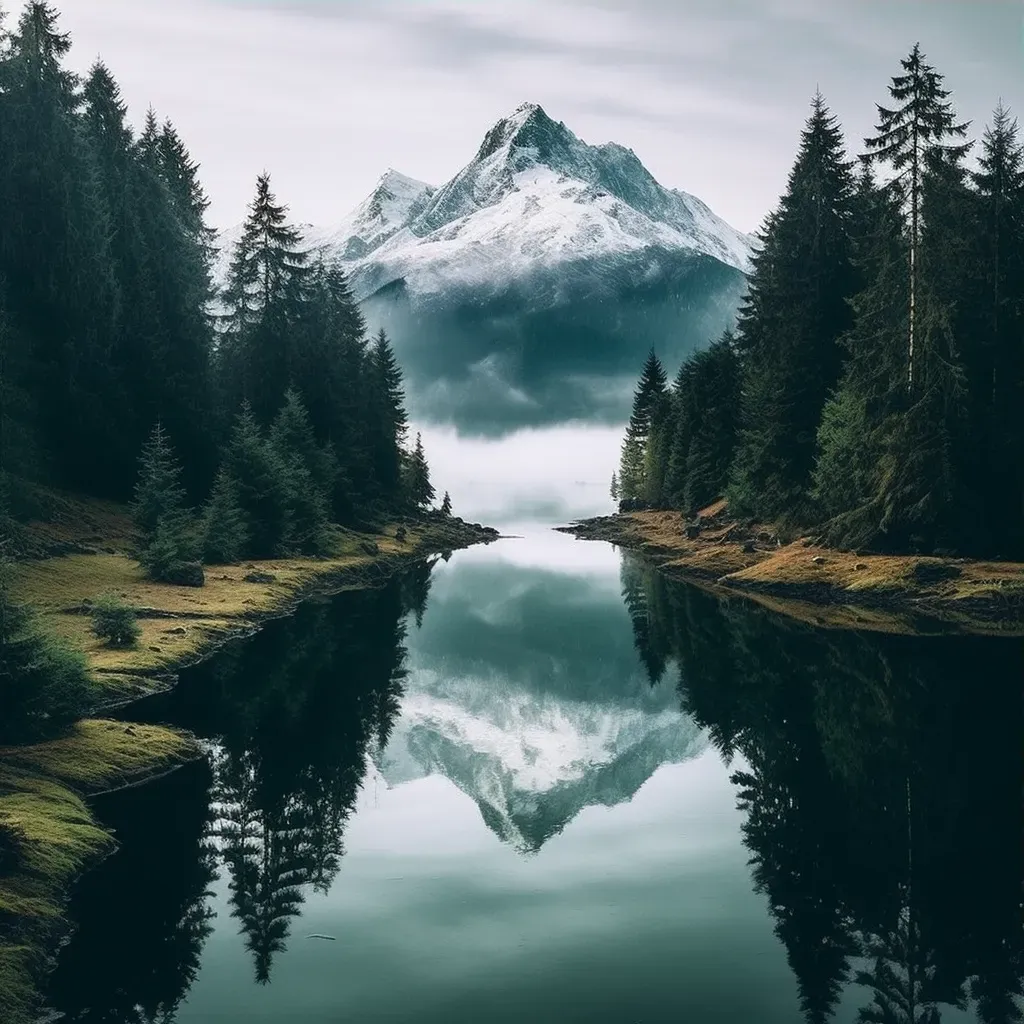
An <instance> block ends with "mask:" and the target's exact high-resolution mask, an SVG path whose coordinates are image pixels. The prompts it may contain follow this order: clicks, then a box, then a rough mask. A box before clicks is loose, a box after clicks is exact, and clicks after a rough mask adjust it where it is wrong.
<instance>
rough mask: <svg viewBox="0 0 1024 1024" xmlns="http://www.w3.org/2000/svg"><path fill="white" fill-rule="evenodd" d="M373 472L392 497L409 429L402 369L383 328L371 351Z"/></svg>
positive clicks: (382, 489) (379, 485)
mask: <svg viewBox="0 0 1024 1024" xmlns="http://www.w3.org/2000/svg"><path fill="white" fill-rule="evenodd" d="M368 369H369V385H370V408H369V415H370V431H369V435H368V440H369V454H370V460H371V471H372V473H373V479H374V481H375V483H376V485H377V488H378V490H379V494H380V496H381V497H382V498H383V499H384V500H393V498H394V497H395V496H396V495H397V493H398V489H399V486H400V480H401V452H402V446H403V444H404V441H405V436H406V433H407V431H408V425H407V417H406V412H405V396H404V394H403V391H402V372H401V370H400V369H399V367H398V363H397V362H396V360H395V356H394V351H393V350H392V348H391V342H390V340H389V339H388V336H387V334H386V333H385V332H384V330H383V328H382V329H381V330H380V331H379V332H378V333H377V335H376V337H375V338H374V339H373V343H372V345H371V346H370V351H369V366H368Z"/></svg>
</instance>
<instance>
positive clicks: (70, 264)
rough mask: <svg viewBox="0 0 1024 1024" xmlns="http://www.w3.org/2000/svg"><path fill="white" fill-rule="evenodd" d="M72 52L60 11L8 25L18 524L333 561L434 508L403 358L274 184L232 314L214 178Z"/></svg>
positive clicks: (3, 84)
mask: <svg viewBox="0 0 1024 1024" xmlns="http://www.w3.org/2000/svg"><path fill="white" fill-rule="evenodd" d="M70 45H71V42H70V39H69V38H68V36H67V34H65V33H63V32H62V31H61V27H60V23H59V18H58V14H57V12H56V11H55V10H54V8H53V7H52V6H51V5H50V4H48V3H40V2H34V3H29V4H28V5H27V6H26V7H25V9H24V11H23V13H22V14H21V15H20V17H19V18H18V19H17V22H16V23H14V22H13V20H11V21H5V22H4V23H3V25H2V26H0V202H2V203H3V209H4V211H5V213H4V215H3V217H2V218H0V416H2V436H0V443H2V447H0V486H2V491H3V499H4V500H3V502H0V507H3V506H4V505H6V506H7V508H8V511H9V513H11V514H13V515H14V517H15V518H18V517H22V518H24V517H28V516H31V515H33V514H35V513H37V512H38V509H37V507H36V505H35V502H36V495H37V494H38V485H45V486H47V487H50V488H56V489H62V490H71V491H74V492H77V493H82V494H87V495H93V496H98V497H107V498H114V499H118V500H128V499H131V498H133V497H134V498H135V499H136V506H137V507H136V512H137V516H136V518H137V521H138V525H139V527H140V530H141V531H142V533H143V539H144V541H145V543H146V546H147V547H149V548H152V546H153V544H154V543H156V542H158V544H159V545H162V547H161V548H159V550H158V551H157V552H156V553H155V554H156V555H159V557H160V558H163V559H164V561H165V562H166V561H168V559H169V560H170V561H174V562H182V561H185V562H188V561H192V560H194V559H195V558H198V557H199V556H200V555H201V554H202V551H201V550H200V549H201V548H202V547H203V546H204V545H206V547H207V549H208V550H207V552H206V553H207V554H208V555H209V557H212V558H217V557H220V558H228V557H230V556H243V555H245V556H250V557H258V556H260V555H269V554H278V553H283V552H292V551H295V552H305V553H317V552H318V551H319V550H320V549H321V547H322V546H323V536H324V533H323V528H324V526H325V524H326V523H327V522H328V521H330V520H333V521H336V522H341V523H345V524H358V523H360V522H374V521H380V520H381V519H382V518H383V517H385V516H387V515H393V514H394V513H396V512H415V511H416V510H418V509H423V508H426V507H428V506H429V504H430V502H431V500H432V497H433V494H432V489H431V488H430V483H429V477H428V473H427V468H426V463H425V460H424V458H423V454H422V446H418V447H417V448H416V449H413V446H412V445H411V444H409V443H408V439H407V437H406V434H407V426H406V416H405V411H404V404H403V402H404V400H403V390H402V373H401V370H400V369H399V367H398V365H397V363H396V361H395V358H394V355H393V352H392V350H391V345H390V342H389V340H388V338H387V336H386V335H384V334H383V333H381V334H380V335H378V336H377V337H376V338H373V339H370V338H368V337H367V334H366V327H365V324H364V322H363V319H362V317H361V315H360V312H359V310H358V307H357V306H356V304H355V302H354V300H353V298H352V296H351V294H350V292H349V289H348V286H347V282H346V279H345V276H344V274H343V273H342V272H341V271H340V270H339V269H338V268H337V267H335V266H332V265H330V264H329V263H325V262H323V261H322V260H319V259H316V258H314V257H312V256H311V255H310V254H309V253H307V252H305V251H303V249H302V247H301V246H300V244H299V235H298V233H297V232H296V231H295V230H294V229H293V228H292V227H291V226H290V225H289V223H288V220H287V211H286V207H284V206H283V205H282V204H280V203H279V202H278V201H277V199H276V198H275V196H274V194H273V192H272V189H271V185H270V179H269V177H268V175H267V174H266V173H263V174H261V175H260V176H259V178H258V181H257V184H256V190H255V197H254V199H253V201H252V203H251V205H250V208H249V215H248V219H247V221H246V224H245V229H244V232H243V233H242V236H241V238H240V240H239V241H238V243H237V244H236V245H235V247H234V251H233V253H232V258H231V266H230V273H229V279H228V282H227V286H226V288H225V289H224V291H223V294H221V295H220V296H216V295H215V294H214V289H213V286H212V283H211V266H212V262H213V256H214V251H213V246H212V239H213V234H212V232H211V230H210V228H209V227H208V226H207V224H206V223H205V221H204V214H205V211H206V209H207V205H208V201H207V197H206V195H205V193H204V191H203V187H202V184H201V182H200V176H199V167H198V164H197V163H196V161H195V160H194V159H193V157H192V155H191V154H190V153H189V151H188V148H187V146H186V144H185V142H184V140H183V139H182V138H181V136H180V135H179V133H178V132H177V130H176V129H175V127H174V125H173V124H172V122H171V121H169V120H165V119H162V118H161V117H160V116H158V115H157V113H156V112H154V111H153V110H150V111H149V112H148V114H147V115H146V117H145V120H144V123H143V124H142V125H141V128H140V129H138V130H137V129H134V128H133V127H132V125H131V124H130V123H129V120H128V112H127V108H126V105H125V103H124V101H123V100H122V98H121V95H120V91H119V89H118V85H117V82H116V80H115V78H114V75H113V74H112V72H111V71H110V69H108V68H107V67H106V66H105V65H104V64H103V63H102V62H101V61H97V62H96V63H95V64H94V65H93V67H92V69H91V71H90V72H89V74H88V75H87V76H86V77H85V78H84V79H80V78H79V77H77V76H76V75H74V74H72V73H71V72H70V71H69V70H68V69H67V67H66V66H65V59H66V57H67V54H68V51H69V48H70ZM254 170H255V169H254ZM214 309H215V310H216V313H214V312H213V311H214ZM140 457H142V458H143V463H142V467H141V468H142V473H141V476H140V461H139V460H140ZM140 490H141V493H140ZM140 502H141V503H142V506H144V507H140V504H139V503H140ZM203 505H205V510H204V511H203V513H202V515H199V514H192V510H197V513H198V510H199V509H200V507H201V506H203ZM186 521H187V524H188V529H187V530H185V529H184V524H185V523H186ZM183 530H184V533H187V534H188V536H187V537H186V536H184V533H183ZM229 540H230V544H228V547H229V548H230V550H227V549H225V546H224V545H225V543H226V542H227V541H229ZM159 574H160V570H159V569H157V570H156V576H157V577H159Z"/></svg>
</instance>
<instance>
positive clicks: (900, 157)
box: [864, 43, 968, 389]
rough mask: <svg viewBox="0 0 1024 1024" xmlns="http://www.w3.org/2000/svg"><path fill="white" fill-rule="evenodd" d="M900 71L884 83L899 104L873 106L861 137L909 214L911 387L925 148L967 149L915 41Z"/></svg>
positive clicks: (910, 384) (961, 129)
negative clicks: (890, 173) (887, 169)
mask: <svg viewBox="0 0 1024 1024" xmlns="http://www.w3.org/2000/svg"><path fill="white" fill-rule="evenodd" d="M900 64H901V65H902V67H903V70H904V72H905V74H902V75H895V76H894V77H893V79H892V83H891V84H890V86H889V95H890V96H891V97H892V99H893V100H895V101H896V103H897V104H899V106H895V107H891V108H890V107H883V106H881V105H878V106H877V109H878V124H877V125H876V126H875V131H876V133H877V134H876V135H874V136H873V137H871V138H868V139H865V140H864V144H865V145H866V146H867V148H868V153H869V154H870V158H871V159H872V160H874V161H884V162H886V163H888V164H890V165H891V167H892V169H893V170H894V171H895V172H896V173H895V176H894V177H893V178H892V181H891V183H890V184H891V187H893V188H894V189H895V190H896V191H897V194H898V195H899V197H900V199H901V201H902V202H903V204H904V206H905V208H906V210H907V213H908V215H909V218H910V225H909V245H908V257H909V259H908V264H909V272H908V277H907V280H908V315H907V353H906V382H907V387H908V389H910V388H913V386H914V378H915V372H916V365H917V361H918V359H919V358H920V353H919V351H918V348H919V346H918V345H917V338H916V335H917V332H918V309H917V303H918V295H919V283H920V282H919V276H920V271H919V266H918V258H919V255H920V252H919V247H920V242H921V228H922V217H921V204H922V193H923V189H924V177H925V170H926V166H927V157H928V154H929V153H930V152H934V151H936V150H942V151H944V152H946V153H947V154H949V155H956V154H960V155H963V154H964V153H966V151H967V148H968V147H966V146H957V145H955V144H950V143H949V142H948V140H949V139H950V138H957V139H959V138H963V137H964V136H965V135H966V134H967V128H968V125H967V124H966V123H963V124H961V123H958V122H957V120H956V117H955V115H954V113H953V109H952V104H951V103H949V102H948V101H947V97H948V96H949V90H948V89H943V88H942V76H941V75H940V74H938V73H937V72H936V71H935V69H934V68H933V67H932V66H931V65H929V64H927V63H926V62H925V59H924V54H922V53H921V46H920V44H919V43H915V44H914V47H913V49H912V50H911V51H910V55H909V56H908V57H906V58H905V59H903V60H902V61H900Z"/></svg>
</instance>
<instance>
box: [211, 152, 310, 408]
mask: <svg viewBox="0 0 1024 1024" xmlns="http://www.w3.org/2000/svg"><path fill="white" fill-rule="evenodd" d="M308 260H309V254H308V253H307V252H306V251H305V250H303V249H302V248H301V235H300V233H299V231H298V229H297V228H294V227H292V226H291V225H290V224H289V223H288V220H287V207H285V206H283V205H281V204H279V203H278V202H277V198H276V196H275V195H274V193H273V192H271V190H270V176H269V175H268V174H267V173H265V172H264V173H263V174H261V175H260V176H259V177H258V178H257V181H256V196H255V198H254V199H253V201H252V203H251V204H250V207H249V215H248V217H247V218H246V221H245V224H244V226H243V228H242V235H241V237H240V238H239V240H238V242H237V243H236V244H235V248H234V253H233V254H232V258H231V264H230V267H229V269H228V277H227V284H226V287H225V290H224V302H225V305H226V306H227V309H228V312H227V314H226V318H225V319H226V336H225V337H224V338H223V339H222V343H221V347H222V351H223V353H224V359H225V364H224V366H223V370H224V372H225V374H226V379H227V388H226V390H227V392H228V394H229V395H233V396H234V397H235V398H236V399H237V400H240V399H244V400H245V401H247V402H248V403H249V406H250V409H251V411H252V415H253V416H254V417H255V418H256V421H257V422H258V423H260V424H263V425H267V424H269V423H270V421H271V420H272V419H273V417H274V415H275V414H276V412H277V410H278V409H279V408H280V407H281V403H282V401H283V399H284V393H285V391H286V390H287V388H288V385H289V383H290V381H291V380H292V377H293V372H294V368H295V364H296V362H297V360H296V353H295V345H296V335H297V333H298V331H297V328H298V325H299V324H301V322H302V319H303V314H304V308H303V300H304V299H305V297H306V283H307V279H308V277H309V271H310V267H309V265H308ZM239 388H240V391H241V393H240V394H239V393H238V390H239Z"/></svg>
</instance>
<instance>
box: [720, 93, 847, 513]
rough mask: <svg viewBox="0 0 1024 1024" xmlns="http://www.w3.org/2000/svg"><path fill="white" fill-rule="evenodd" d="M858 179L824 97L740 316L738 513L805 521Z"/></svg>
mask: <svg viewBox="0 0 1024 1024" xmlns="http://www.w3.org/2000/svg"><path fill="white" fill-rule="evenodd" d="M853 206H854V179H853V174H852V171H851V165H850V163H849V162H848V161H847V160H846V159H845V157H844V146H843V138H842V133H841V130H840V128H839V126H838V124H837V122H836V119H835V117H834V116H833V115H832V114H831V113H830V111H829V109H828V107H827V106H826V105H825V102H824V99H823V98H822V96H821V94H820V93H819V94H817V95H816V96H815V97H814V100H813V102H812V105H811V114H810V117H809V118H808V120H807V124H806V126H805V127H804V130H803V133H802V135H801V143H800V150H799V153H798V155H797V158H796V162H795V163H794V166H793V169H792V171H791V172H790V175H789V181H788V184H787V188H786V192H785V193H784V195H783V196H782V198H781V200H780V203H779V208H778V209H777V210H776V211H775V213H774V214H773V215H772V217H770V218H769V220H768V221H767V224H766V228H765V232H764V235H763V238H762V246H761V249H760V251H759V252H758V253H757V254H756V255H755V258H754V269H753V273H752V276H751V279H750V291H749V293H748V296H747V299H746V301H745V304H744V306H743V308H742V309H741V311H740V317H739V325H738V334H739V338H738V348H739V350H740V352H741V353H742V358H743V385H742V392H741V399H740V403H741V420H742V428H741V432H740V438H739V441H738V445H737V453H736V462H735V466H734V470H733V478H732V483H731V487H730V505H731V507H732V508H733V509H734V510H735V511H736V512H739V513H742V514H748V515H756V516H763V517H765V518H776V517H778V516H780V515H789V516H794V517H797V518H801V519H805V520H806V518H807V492H808V491H809V489H810V486H811V471H812V468H813V465H814V454H815V435H816V431H817V427H818V422H819V420H820V417H821V410H822V407H823V406H824V404H825V401H826V399H827V398H828V395H829V392H830V391H831V389H832V388H834V387H835V384H836V381H837V379H838V377H839V373H840V367H841V361H842V360H841V357H842V350H841V348H840V346H839V343H838V339H839V337H840V336H841V335H842V334H843V332H844V331H846V330H847V329H848V328H849V327H850V324H851V316H850V309H849V306H848V299H849V298H850V297H851V296H852V294H853V292H854V291H855V288H856V280H855V271H854V268H853V264H852V259H851V258H852V243H851V239H850V228H851V222H852V219H853V212H854V211H853Z"/></svg>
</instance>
